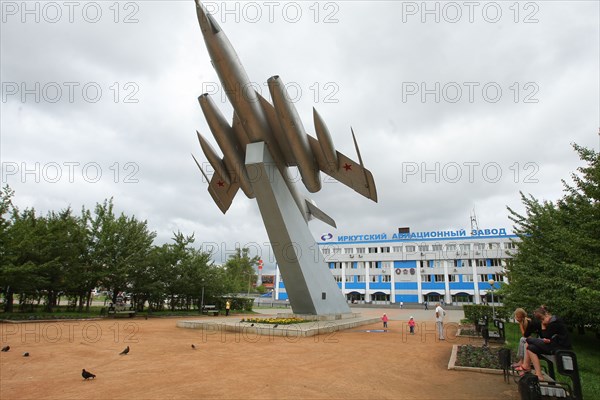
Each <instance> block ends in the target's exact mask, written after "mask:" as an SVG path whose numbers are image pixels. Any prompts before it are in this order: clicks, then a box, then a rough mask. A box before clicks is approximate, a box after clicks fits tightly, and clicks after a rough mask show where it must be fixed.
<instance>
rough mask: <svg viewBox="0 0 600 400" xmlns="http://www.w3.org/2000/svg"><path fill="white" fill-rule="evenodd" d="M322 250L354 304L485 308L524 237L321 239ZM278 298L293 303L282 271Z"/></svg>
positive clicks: (445, 234)
mask: <svg viewBox="0 0 600 400" xmlns="http://www.w3.org/2000/svg"><path fill="white" fill-rule="evenodd" d="M320 239H321V241H320V242H319V247H320V250H321V252H322V254H323V257H324V259H325V262H326V265H327V267H328V268H329V270H330V272H331V274H332V276H333V278H334V279H335V281H336V282H337V284H338V286H339V288H340V290H341V291H342V293H343V294H344V295H345V296H346V299H347V301H348V302H349V303H359V304H360V303H374V304H394V303H400V302H403V303H424V302H430V303H435V302H438V301H440V302H444V303H446V304H450V303H452V304H481V303H483V302H486V301H489V299H488V297H489V294H490V292H491V291H492V284H493V288H494V289H498V288H499V286H500V285H501V284H505V283H508V281H507V280H506V276H505V271H506V267H507V262H508V261H509V260H510V258H512V254H514V253H515V252H516V250H517V245H518V238H517V236H516V235H511V234H508V233H506V230H505V229H485V230H473V231H471V232H470V234H467V232H466V231H465V230H458V231H428V232H414V233H394V234H387V233H378V234H360V235H347V236H337V237H334V236H333V235H332V234H331V233H327V234H324V235H323V236H321V238H320ZM275 297H276V298H277V299H281V300H283V299H287V293H286V291H285V282H283V281H282V278H281V274H280V273H279V270H277V275H276V282H275Z"/></svg>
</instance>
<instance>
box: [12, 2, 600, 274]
mask: <svg viewBox="0 0 600 400" xmlns="http://www.w3.org/2000/svg"><path fill="white" fill-rule="evenodd" d="M205 4H206V6H207V8H208V9H209V10H212V11H213V12H214V15H215V18H216V19H217V21H219V23H220V24H221V27H222V28H223V30H224V31H225V32H226V34H227V36H228V37H229V40H230V41H231V43H232V44H233V46H234V47H235V49H236V51H237V53H238V55H239V57H240V59H241V61H242V63H243V65H244V66H245V68H246V70H247V72H248V75H249V77H250V79H251V80H252V81H253V82H256V85H257V87H260V88H262V89H261V93H262V94H263V96H265V97H267V98H269V97H270V96H269V93H268V89H267V87H266V81H267V79H268V78H269V77H270V76H272V75H280V76H281V78H282V79H283V81H284V82H285V83H286V84H287V85H288V90H289V92H290V94H291V95H292V97H294V99H295V100H296V107H297V110H298V113H299V114H300V116H301V117H302V119H303V122H304V126H305V128H306V129H307V131H308V133H309V134H311V135H313V136H314V135H315V133H314V128H313V121H312V107H313V106H314V107H315V108H316V109H317V110H318V111H319V113H320V114H321V116H322V117H323V119H324V120H325V122H326V123H327V125H328V127H329V130H330V132H331V134H332V136H333V140H334V143H335V145H336V148H337V149H338V150H339V151H341V152H343V153H344V154H346V155H348V156H349V157H351V158H353V159H357V158H356V154H355V151H354V147H353V144H352V140H351V135H350V127H353V128H354V131H355V133H356V135H357V139H358V143H359V145H360V149H361V154H362V157H363V160H364V163H365V165H366V167H367V168H368V169H369V170H371V172H372V173H373V176H374V178H375V183H376V185H377V191H378V196H379V202H378V203H374V202H372V201H370V200H367V199H365V198H363V197H362V196H360V195H359V194H357V193H356V192H354V191H353V190H351V189H349V188H347V187H345V186H344V185H341V184H339V183H336V182H331V180H327V181H326V182H325V183H324V184H323V189H322V190H321V191H320V192H318V193H315V194H312V195H311V196H310V197H311V198H313V199H314V200H315V201H316V202H317V204H318V205H319V207H320V208H322V209H323V210H324V211H325V212H327V213H328V214H329V215H331V216H332V217H333V218H334V219H335V220H336V222H337V225H338V229H337V230H333V229H332V228H330V227H328V226H327V225H325V224H323V223H321V222H319V221H314V222H311V223H310V228H311V231H312V232H313V233H314V235H315V237H318V236H320V235H322V234H324V233H329V232H331V233H332V234H333V235H334V236H337V235H348V234H363V233H388V235H391V234H392V233H394V232H396V231H397V228H398V227H403V226H408V227H411V229H412V230H413V231H429V230H453V229H466V230H467V231H469V230H470V215H471V214H472V213H473V210H475V213H476V215H477V219H478V223H479V227H480V228H482V229H485V228H507V230H510V229H511V226H512V225H511V222H510V221H509V219H508V216H507V215H508V212H507V210H506V206H510V207H512V208H515V209H517V210H522V206H521V202H520V197H519V191H523V192H525V193H531V194H532V195H534V196H535V197H538V198H540V199H547V200H556V199H557V198H559V197H560V196H561V195H562V184H561V181H560V180H561V179H569V176H570V174H571V173H572V172H573V171H575V170H576V168H577V167H578V166H580V165H581V163H580V161H579V159H578V157H577V155H576V153H575V152H574V151H573V149H572V147H571V145H570V143H572V142H575V143H578V144H581V145H584V146H588V147H591V148H594V149H596V150H598V146H599V136H598V127H599V126H600V121H599V117H600V115H599V109H600V104H599V97H600V96H599V95H600V93H599V92H600V89H599V84H600V83H599V70H600V65H599V59H600V52H599V48H600V43H599V37H600V32H599V26H600V17H599V15H600V10H599V3H598V2H597V1H568V2H567V1H536V2H518V3H517V2H514V1H508V2H433V1H431V2H426V3H424V2H421V1H419V2H401V1H331V2H325V1H321V2H315V1H306V2H304V1H302V2H285V1H282V2H277V1H276V2H260V1H259V2H233V1H228V2H226V4H225V3H224V2H205ZM1 6H2V9H1V12H2V27H1V39H0V40H1V60H0V63H1V81H2V103H1V107H2V108H1V139H0V145H1V147H0V157H1V163H2V185H3V186H4V185H5V184H6V183H8V184H9V185H10V186H11V187H12V188H13V189H15V190H16V196H15V199H14V200H15V203H16V204H17V205H18V206H19V207H21V208H25V207H35V209H36V210H37V211H38V212H39V213H41V214H45V213H46V212H48V211H50V210H60V209H64V208H66V207H69V206H71V207H72V208H74V209H75V210H77V211H78V210H79V209H80V208H81V207H82V206H86V207H88V208H92V207H94V205H95V204H96V203H97V202H102V201H103V200H104V199H106V198H110V197H114V203H115V206H116V208H117V209H118V210H119V211H123V212H125V213H126V214H128V215H135V216H136V217H137V218H140V219H146V220H148V224H149V227H150V229H151V230H155V231H156V232H157V240H156V242H157V244H161V243H165V242H168V241H169V240H170V238H171V237H172V236H173V232H176V231H181V232H183V233H184V234H188V235H189V234H192V233H193V234H194V235H195V238H196V245H197V246H203V248H204V249H207V250H211V251H213V252H214V258H215V260H216V261H217V262H221V261H223V259H224V258H226V256H227V255H228V254H230V253H231V252H232V251H233V250H234V248H235V247H236V246H239V245H241V246H249V247H251V248H253V249H254V250H253V252H254V253H255V254H256V253H257V252H259V251H260V252H262V254H261V256H262V257H263V258H264V259H265V264H266V267H267V268H269V269H270V268H271V267H272V266H273V264H274V259H273V258H272V256H271V257H269V256H268V246H267V245H266V243H267V242H268V239H267V235H266V231H265V228H264V226H263V223H262V220H261V217H260V214H259V211H258V207H257V205H256V202H255V201H254V200H249V199H247V198H246V197H244V195H243V193H242V192H241V191H240V192H238V195H237V197H236V198H235V200H234V203H233V205H232V207H231V208H230V210H229V211H228V212H227V214H226V215H223V214H222V213H221V212H220V211H219V209H218V208H217V206H216V205H215V204H214V203H213V201H212V199H211V197H210V195H209V194H208V192H207V184H206V182H204V180H203V178H202V176H201V174H200V172H199V171H198V169H197V168H196V166H195V164H194V162H193V160H192V158H191V156H190V153H193V154H194V155H196V157H197V158H199V159H200V160H201V162H206V159H205V157H204V155H203V154H202V151H201V149H200V148H199V145H198V142H197V139H196V135H195V130H198V131H199V132H201V133H202V134H204V135H205V136H206V137H208V138H210V140H211V141H212V143H213V145H214V147H215V148H218V147H217V146H216V142H215V141H214V139H213V138H212V135H211V134H210V131H209V129H208V126H207V124H206V122H205V120H204V117H203V114H202V112H201V110H200V107H199V105H198V102H197V97H198V96H199V95H200V94H202V93H203V92H207V91H208V92H210V93H212V94H213V98H214V100H215V101H216V102H217V104H218V105H219V107H220V108H221V110H222V111H223V112H224V113H225V115H228V116H231V113H232V109H231V106H230V105H229V104H228V102H227V101H226V99H225V96H224V93H222V91H220V90H219V87H220V84H219V83H218V79H217V76H216V73H215V71H214V70H213V68H212V66H211V63H210V59H209V57H208V53H207V51H206V48H205V45H204V41H203V39H202V35H201V32H200V29H199V26H198V22H197V18H196V13H195V5H194V2H193V1H192V0H187V1H131V2H125V1H122V2H115V1H99V2H78V1H75V2H71V3H68V2H67V3H65V2H34V1H31V2H27V3H23V2H20V1H18V2H16V1H15V2H12V1H2V2H1ZM205 165H208V164H205ZM301 189H302V190H303V191H305V189H304V188H303V187H302V188H301Z"/></svg>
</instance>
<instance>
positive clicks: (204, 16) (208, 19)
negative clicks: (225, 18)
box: [195, 0, 221, 35]
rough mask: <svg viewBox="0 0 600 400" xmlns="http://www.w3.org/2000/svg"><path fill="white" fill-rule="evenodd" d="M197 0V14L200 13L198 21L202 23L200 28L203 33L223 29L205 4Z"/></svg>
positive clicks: (216, 31)
mask: <svg viewBox="0 0 600 400" xmlns="http://www.w3.org/2000/svg"><path fill="white" fill-rule="evenodd" d="M195 1H196V14H197V15H198V23H199V24H200V30H201V31H202V34H203V35H205V34H207V33H212V34H216V33H218V32H220V31H221V27H220V26H219V24H218V23H217V21H215V19H214V18H213V17H212V15H210V14H209V13H208V12H207V11H206V8H204V5H203V4H202V3H200V1H199V0H195Z"/></svg>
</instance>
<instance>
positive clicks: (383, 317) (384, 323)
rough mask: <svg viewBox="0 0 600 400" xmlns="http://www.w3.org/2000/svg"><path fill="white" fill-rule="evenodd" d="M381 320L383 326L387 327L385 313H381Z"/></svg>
mask: <svg viewBox="0 0 600 400" xmlns="http://www.w3.org/2000/svg"><path fill="white" fill-rule="evenodd" d="M381 320H382V321H383V327H384V328H387V323H388V316H387V314H385V313H383V316H382V317H381Z"/></svg>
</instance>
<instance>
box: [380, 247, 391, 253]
mask: <svg viewBox="0 0 600 400" xmlns="http://www.w3.org/2000/svg"><path fill="white" fill-rule="evenodd" d="M381 252H382V253H389V252H390V248H389V247H382V248H381Z"/></svg>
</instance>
